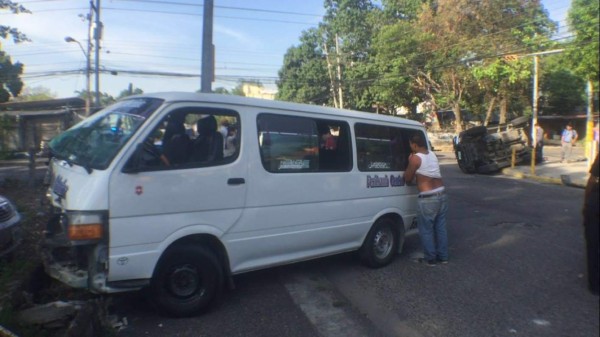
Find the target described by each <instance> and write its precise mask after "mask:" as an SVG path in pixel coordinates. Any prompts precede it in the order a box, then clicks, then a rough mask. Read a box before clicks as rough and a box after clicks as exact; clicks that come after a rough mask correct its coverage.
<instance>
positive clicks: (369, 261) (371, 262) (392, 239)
mask: <svg viewBox="0 0 600 337" xmlns="http://www.w3.org/2000/svg"><path fill="white" fill-rule="evenodd" d="M397 250H398V231H397V229H396V224H395V223H394V221H393V220H392V219H389V218H382V219H379V220H377V222H375V224H374V225H373V227H372V228H371V230H370V231H369V234H368V235H367V238H366V239H365V242H364V243H363V245H362V247H361V248H360V251H359V254H360V258H361V261H362V262H363V263H364V264H365V265H367V266H368V267H370V268H380V267H383V266H386V265H388V264H389V263H390V262H392V260H393V259H394V256H395V254H396V251H397Z"/></svg>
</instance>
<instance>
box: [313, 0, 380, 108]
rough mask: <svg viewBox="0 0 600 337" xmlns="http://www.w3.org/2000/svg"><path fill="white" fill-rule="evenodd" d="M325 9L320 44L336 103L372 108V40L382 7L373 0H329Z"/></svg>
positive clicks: (333, 98) (326, 1)
mask: <svg viewBox="0 0 600 337" xmlns="http://www.w3.org/2000/svg"><path fill="white" fill-rule="evenodd" d="M325 10H326V12H325V17H324V20H323V23H322V24H321V25H320V26H319V33H320V35H321V41H320V44H321V48H322V51H323V54H324V56H325V61H326V62H327V70H328V72H327V73H328V76H329V80H330V87H331V91H330V92H331V94H332V101H333V103H334V106H337V107H340V108H353V109H361V110H366V109H370V108H371V105H372V103H373V97H371V96H372V95H371V92H370V91H369V87H370V84H371V82H372V76H373V75H374V74H373V71H374V68H373V67H372V64H371V56H372V50H371V41H372V37H373V34H374V31H376V29H377V27H378V22H379V20H378V17H379V14H381V13H380V10H379V9H378V8H376V7H375V6H374V5H373V1H371V0H325Z"/></svg>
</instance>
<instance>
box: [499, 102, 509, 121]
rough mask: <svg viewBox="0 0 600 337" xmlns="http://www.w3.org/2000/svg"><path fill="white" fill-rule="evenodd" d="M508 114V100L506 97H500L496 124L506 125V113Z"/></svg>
mask: <svg viewBox="0 0 600 337" xmlns="http://www.w3.org/2000/svg"><path fill="white" fill-rule="evenodd" d="M507 112H508V99H506V96H504V95H503V96H501V97H500V121H498V123H500V124H504V123H506V113H507Z"/></svg>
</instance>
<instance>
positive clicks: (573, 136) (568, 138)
mask: <svg viewBox="0 0 600 337" xmlns="http://www.w3.org/2000/svg"><path fill="white" fill-rule="evenodd" d="M576 141H577V131H575V130H574V129H573V125H572V124H571V123H569V124H567V127H566V128H565V129H564V130H563V132H562V136H561V138H560V143H561V145H562V149H561V151H560V162H561V163H566V162H567V160H569V159H570V158H571V152H573V146H575V142H576Z"/></svg>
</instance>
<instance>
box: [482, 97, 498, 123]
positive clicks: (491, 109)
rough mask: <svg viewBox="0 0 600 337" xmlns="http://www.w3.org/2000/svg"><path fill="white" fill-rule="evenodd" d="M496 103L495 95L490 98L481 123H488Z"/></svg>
mask: <svg viewBox="0 0 600 337" xmlns="http://www.w3.org/2000/svg"><path fill="white" fill-rule="evenodd" d="M495 105H496V97H495V96H494V97H492V100H491V101H490V106H489V107H488V109H487V112H486V114H485V120H484V121H483V125H484V126H487V125H488V124H490V120H492V112H493V111H494V106H495Z"/></svg>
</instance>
